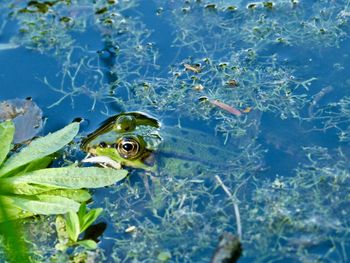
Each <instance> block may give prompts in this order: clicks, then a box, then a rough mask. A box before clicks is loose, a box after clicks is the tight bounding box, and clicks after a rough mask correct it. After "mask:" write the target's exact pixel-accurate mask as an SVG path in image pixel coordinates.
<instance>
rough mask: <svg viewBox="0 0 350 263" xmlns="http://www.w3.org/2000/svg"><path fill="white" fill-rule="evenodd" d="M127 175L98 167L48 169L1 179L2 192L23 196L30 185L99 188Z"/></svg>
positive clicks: (124, 171)
mask: <svg viewBox="0 0 350 263" xmlns="http://www.w3.org/2000/svg"><path fill="white" fill-rule="evenodd" d="M127 173H128V172H127V171H126V170H115V169H106V168H97V167H85V168H79V167H65V168H48V169H41V170H37V171H33V172H30V173H27V174H24V175H20V176H13V177H6V178H1V179H0V187H1V189H0V190H2V191H8V192H11V193H21V194H23V193H24V192H25V191H26V190H27V188H28V185H40V186H47V187H52V188H61V189H81V188H99V187H104V186H107V185H112V184H114V183H115V182H118V181H120V180H122V179H123V178H125V177H126V175H127Z"/></svg>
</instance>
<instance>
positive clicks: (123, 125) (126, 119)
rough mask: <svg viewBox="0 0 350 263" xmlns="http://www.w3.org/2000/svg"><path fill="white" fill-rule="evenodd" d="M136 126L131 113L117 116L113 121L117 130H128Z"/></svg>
mask: <svg viewBox="0 0 350 263" xmlns="http://www.w3.org/2000/svg"><path fill="white" fill-rule="evenodd" d="M135 128H136V119H135V117H134V116H132V115H123V116H120V117H118V119H117V120H116V122H115V129H116V130H117V131H118V132H130V131H133V130H135Z"/></svg>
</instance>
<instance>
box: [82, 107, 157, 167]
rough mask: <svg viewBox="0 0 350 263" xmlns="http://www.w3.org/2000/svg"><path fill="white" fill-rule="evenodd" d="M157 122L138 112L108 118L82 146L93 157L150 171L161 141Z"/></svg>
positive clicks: (153, 165)
mask: <svg viewBox="0 0 350 263" xmlns="http://www.w3.org/2000/svg"><path fill="white" fill-rule="evenodd" d="M159 128H160V124H159V122H158V121H157V120H156V119H155V118H153V117H150V116H148V115H146V114H143V113H139V112H128V113H121V114H118V115H115V116H112V117H110V118H108V119H107V120H106V121H105V122H104V123H102V125H101V126H100V127H99V128H98V129H97V130H96V131H95V132H93V133H91V134H89V135H88V136H87V137H86V138H85V139H84V140H83V141H82V144H81V148H82V149H83V150H84V151H86V152H88V153H91V154H92V155H95V156H105V157H109V158H110V159H112V160H113V161H116V162H118V163H120V164H121V165H123V166H129V167H134V168H140V169H144V170H149V171H153V170H154V169H155V164H154V158H153V153H154V151H155V150H156V149H157V148H158V145H159V144H160V143H161V141H162V139H161V137H160V136H159V134H158V130H159Z"/></svg>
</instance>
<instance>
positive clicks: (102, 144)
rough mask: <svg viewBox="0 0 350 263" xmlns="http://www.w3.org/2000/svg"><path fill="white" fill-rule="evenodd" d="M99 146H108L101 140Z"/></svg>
mask: <svg viewBox="0 0 350 263" xmlns="http://www.w3.org/2000/svg"><path fill="white" fill-rule="evenodd" d="M98 146H99V147H101V148H106V147H107V143H105V142H100V143H99V145H98Z"/></svg>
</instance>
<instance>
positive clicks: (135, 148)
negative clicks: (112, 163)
mask: <svg viewBox="0 0 350 263" xmlns="http://www.w3.org/2000/svg"><path fill="white" fill-rule="evenodd" d="M117 151H118V153H119V154H120V156H121V157H123V158H124V159H132V158H135V157H136V156H137V155H138V153H139V152H140V144H139V143H138V142H137V141H136V140H135V139H134V138H130V137H124V138H122V139H121V140H120V141H119V142H118V143H117Z"/></svg>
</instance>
